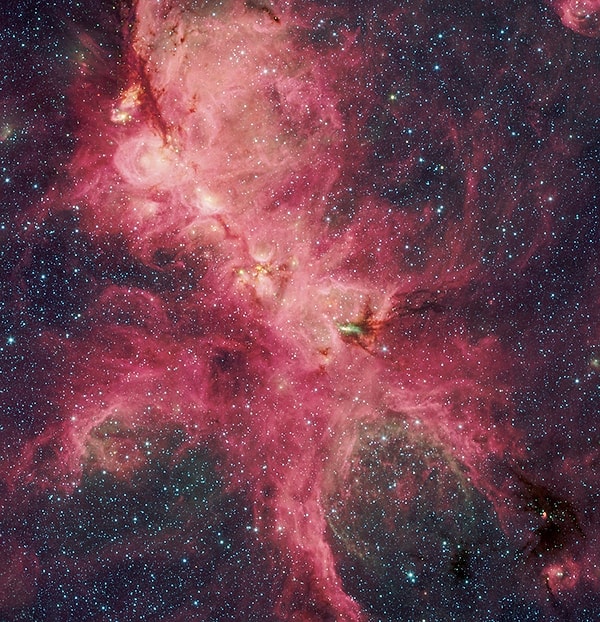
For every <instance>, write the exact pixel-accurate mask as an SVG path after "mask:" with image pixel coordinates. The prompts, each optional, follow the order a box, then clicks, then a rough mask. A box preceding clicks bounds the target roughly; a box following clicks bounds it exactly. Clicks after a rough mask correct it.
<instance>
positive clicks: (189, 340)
mask: <svg viewBox="0 0 600 622" xmlns="http://www.w3.org/2000/svg"><path fill="white" fill-rule="evenodd" d="M569 6H571V5H569ZM586 6H587V5H586ZM590 6H591V3H590ZM573 7H574V5H573V6H571V8H569V9H568V10H567V8H564V6H563V5H561V8H560V11H561V16H562V19H563V22H564V23H565V24H567V25H568V26H569V27H573V26H572V20H571V21H570V22H569V23H567V21H569V19H571V18H566V17H565V15H566V14H567V12H568V11H570V13H568V14H569V15H571V16H574V17H572V19H579V20H580V21H581V19H582V18H580V17H578V16H579V14H580V13H581V10H583V9H582V8H581V6H579V5H578V7H575V8H573ZM592 9H594V7H593V6H591V9H590V10H592ZM586 10H587V9H586ZM592 12H593V11H592ZM565 19H567V21H565ZM577 23H579V22H577ZM586 23H587V22H586ZM130 26H131V27H130V28H129V29H128V30H127V31H126V32H127V42H126V48H125V51H124V54H123V57H124V59H125V60H124V66H123V67H122V72H123V76H124V77H123V79H122V84H121V87H120V89H119V92H118V94H117V95H116V97H115V96H114V93H113V94H111V96H110V97H108V96H106V95H104V96H103V97H101V98H100V99H98V98H95V99H93V101H87V102H86V101H85V100H84V101H83V102H82V104H81V110H80V116H81V118H82V119H84V120H89V123H88V124H87V125H86V126H85V128H84V129H82V130H81V135H80V137H79V139H80V146H79V147H78V149H77V151H76V153H75V156H74V158H73V160H72V162H71V164H70V172H71V175H72V178H73V180H74V181H75V183H74V185H73V188H72V189H71V190H69V191H68V192H67V194H66V197H64V198H65V199H66V200H67V201H68V202H70V203H71V204H73V205H77V206H78V207H77V209H78V211H79V213H80V216H81V227H82V228H83V230H84V231H85V232H86V233H87V234H89V235H90V237H92V238H94V239H96V240H98V241H99V243H105V244H107V245H110V244H111V241H112V240H113V239H114V238H115V237H116V236H121V237H122V238H124V240H125V244H126V247H127V249H128V251H129V252H130V253H131V254H132V256H134V257H135V258H136V259H137V260H139V261H140V262H141V263H142V264H143V265H145V266H147V267H149V268H152V269H157V270H160V271H162V273H164V274H170V275H175V276H177V275H178V274H181V273H184V272H185V271H186V270H190V266H192V265H195V266H196V268H195V269H197V270H198V272H199V273H201V276H198V274H196V276H195V282H194V286H193V287H190V288H188V289H187V290H186V291H185V292H184V293H182V292H181V291H178V292H175V291H166V292H159V293H150V292H149V291H145V290H144V289H142V288H139V287H131V286H124V285H123V286H119V285H111V286H110V287H107V288H105V290H104V291H103V293H102V295H101V296H99V297H98V299H97V300H96V301H95V302H94V303H93V304H92V305H91V306H90V308H89V309H88V311H87V314H88V315H87V317H86V320H87V321H88V322H89V324H90V326H92V328H90V329H89V331H88V333H87V334H86V335H85V337H83V338H77V337H76V338H74V339H71V340H70V341H69V342H68V344H66V345H64V348H65V351H66V358H67V359H68V360H69V361H71V363H72V364H73V365H74V367H75V368H76V369H77V372H76V374H74V375H73V377H71V378H70V379H67V380H65V386H64V387H63V394H62V395H61V396H60V402H61V417H62V418H61V420H60V421H59V422H57V423H52V424H49V425H48V427H47V429H46V430H45V431H44V433H43V434H42V435H40V436H38V437H37V438H35V439H34V440H32V441H31V442H30V443H29V444H28V445H27V447H26V448H25V450H24V451H23V455H22V458H21V460H20V462H19V465H18V469H17V474H16V475H15V476H14V477H15V480H16V481H23V480H25V481H30V482H35V483H36V485H37V486H38V487H42V486H49V487H58V488H60V489H61V490H62V491H63V492H65V493H70V492H72V490H73V489H74V488H76V486H77V483H78V481H79V479H80V477H81V474H82V473H83V472H89V471H93V470H104V471H108V472H110V473H111V474H114V475H115V476H117V477H122V478H128V477H130V476H131V474H132V473H133V472H135V471H136V470H139V469H140V468H141V467H142V466H143V465H144V463H145V461H146V460H147V458H148V457H149V456H151V455H152V452H159V451H161V444H160V442H158V443H157V442H153V445H152V450H151V451H146V450H145V449H144V447H143V445H141V444H140V438H141V437H142V438H143V435H144V434H145V433H147V434H149V435H150V436H151V435H152V433H153V432H152V431H153V430H158V429H160V428H161V426H178V427H181V428H182V429H184V430H185V431H186V434H187V446H193V445H195V444H199V443H205V442H208V440H210V441H211V442H214V443H218V444H219V447H218V451H219V452H221V453H222V454H223V456H224V457H225V461H227V463H228V465H229V466H225V467H224V473H225V474H226V475H227V477H228V481H227V484H228V486H229V489H231V490H244V491H246V492H247V494H248V496H249V499H250V501H251V503H252V508H253V517H254V525H253V527H254V529H255V531H256V533H258V534H259V537H262V538H264V539H266V540H267V541H269V542H270V543H272V544H273V545H274V546H276V547H278V548H279V549H280V551H281V552H282V555H287V556H289V559H290V560H291V561H290V567H291V573H290V574H289V576H288V577H287V578H286V579H285V581H284V583H283V587H282V589H281V593H280V594H279V595H278V605H277V607H278V609H277V615H279V616H280V618H281V619H286V620H323V619H339V620H347V621H351V620H360V619H362V616H363V615H364V614H363V613H362V612H361V609H360V607H359V605H358V604H357V603H356V602H355V600H354V599H353V598H352V597H351V596H349V595H348V594H346V592H345V591H344V589H343V586H342V580H341V578H340V576H339V573H338V570H337V567H336V560H335V556H334V552H333V550H332V548H331V545H330V541H329V539H328V536H327V530H328V523H327V517H326V513H327V510H328V508H327V507H326V503H325V502H324V500H325V499H326V498H327V497H328V495H333V494H334V493H335V491H334V490H332V488H333V487H334V486H336V485H338V484H339V482H340V481H343V480H344V473H347V472H348V469H349V464H350V462H351V460H352V455H353V454H355V453H356V452H357V451H359V449H360V429H361V426H364V425H369V424H371V423H373V422H383V421H387V420H392V421H394V420H400V419H402V420H403V421H406V422H407V425H408V426H409V427H410V429H411V430H412V431H413V432H411V433H412V434H415V435H416V436H417V437H418V438H420V439H425V441H423V442H425V443H431V445H435V446H436V447H438V446H439V447H443V448H444V450H445V451H446V452H448V455H451V456H452V460H455V461H456V462H457V464H460V465H461V468H464V471H465V478H468V481H469V483H470V484H472V485H474V486H475V487H476V488H477V489H478V490H479V491H480V492H481V493H482V494H483V495H484V496H485V497H486V498H487V499H489V500H490V501H491V502H492V503H493V504H494V505H495V507H496V511H497V512H498V515H499V517H500V520H501V521H502V522H503V524H505V525H508V523H509V522H510V516H511V515H512V514H515V513H518V509H517V508H513V507H512V506H510V503H509V504H508V506H509V507H508V509H507V504H506V498H507V497H508V496H510V494H511V493H510V489H511V486H514V484H515V480H514V478H513V479H512V480H511V476H510V474H509V471H508V469H506V475H505V476H500V477H497V476H494V473H493V471H494V469H496V468H497V466H498V465H499V464H506V463H507V462H514V461H518V460H520V459H521V458H522V457H523V452H524V450H523V448H522V443H521V441H522V439H521V435H520V433H519V432H517V431H516V430H514V429H513V426H512V424H511V423H510V416H509V413H510V411H511V400H510V395H509V385H510V383H509V373H508V372H506V365H504V364H503V362H502V357H503V354H504V353H503V349H502V346H501V345H500V343H499V341H498V339H497V338H495V337H493V336H491V335H488V334H485V331H481V332H479V333H477V334H476V331H474V330H473V329H472V327H471V326H470V324H469V322H468V321H467V319H465V318H462V319H461V318H460V315H459V316H458V319H457V316H456V314H454V315H449V314H447V313H445V311H446V310H447V309H451V308H452V307H453V305H458V304H460V299H461V296H463V293H462V292H464V291H465V290H466V289H467V288H468V287H469V286H470V285H472V284H474V283H475V284H476V283H478V279H479V275H478V270H479V269H480V268H479V266H480V259H481V252H482V248H481V246H482V245H483V244H484V242H482V241H481V240H482V239H484V238H485V236H484V235H482V233H481V231H480V229H481V228H482V227H484V226H489V223H488V224H487V225H486V224H485V223H484V221H485V218H487V216H485V214H484V212H485V209H486V207H487V206H486V205H484V204H482V203H484V202H483V201H482V200H481V199H480V192H481V186H482V184H483V183H484V173H483V172H482V171H483V170H484V168H485V165H486V159H485V157H484V152H483V150H481V149H479V148H477V147H476V146H473V145H471V144H468V140H467V139H466V138H464V136H465V135H469V136H473V134H476V133H477V131H478V130H477V128H479V127H480V125H481V124H482V123H483V120H482V118H480V117H478V114H479V113H478V112H475V113H473V115H472V117H471V118H470V119H469V120H468V121H463V125H462V126H459V125H458V124H456V123H454V124H450V123H449V124H446V125H444V128H443V129H439V130H438V131H439V133H440V142H441V144H442V145H443V147H444V148H447V149H448V152H449V153H450V157H451V158H452V159H453V160H462V167H463V178H462V180H461V183H460V188H461V189H460V192H461V193H462V211H461V213H460V214H456V215H455V218H454V219H453V220H450V221H448V223H447V224H445V225H444V226H443V227H438V226H437V225H436V222H437V220H436V219H437V215H436V209H438V206H437V205H436V204H435V202H434V201H433V200H426V201H424V204H423V205H422V206H421V207H422V209H419V210H418V211H417V210H414V211H412V212H410V211H404V212H401V211H399V210H396V211H395V210H393V209H392V206H391V204H389V203H388V202H386V201H385V200H384V199H381V198H379V197H376V196H369V193H368V191H367V190H365V189H364V188H361V190H360V193H359V192H355V193H353V192H352V191H348V190H345V187H347V186H348V184H349V183H351V182H349V180H351V179H352V171H353V170H355V169H356V168H358V166H359V165H360V164H361V162H362V161H363V160H364V158H365V148H364V144H363V142H364V141H363V140H362V139H361V137H360V136H359V132H358V131H356V132H354V129H355V128H352V127H350V126H349V123H348V120H347V118H346V117H345V116H344V112H343V109H344V104H345V103H346V100H345V94H344V91H343V89H344V84H345V83H346V81H347V80H349V76H350V75H351V73H352V72H353V71H354V70H355V68H356V67H357V66H358V62H359V61H360V59H361V54H362V53H363V52H361V50H360V49H359V48H358V46H357V45H356V44H355V40H354V39H353V37H352V35H351V34H350V33H346V34H345V35H344V34H343V33H342V34H343V36H345V42H344V43H342V44H340V45H339V46H338V47H336V48H334V49H332V51H331V52H329V53H325V52H324V51H323V50H320V51H317V49H316V47H310V46H309V45H307V43H306V41H305V40H303V39H302V35H303V34H306V33H305V32H304V31H305V30H306V29H307V22H303V21H302V20H300V18H298V17H296V15H295V14H294V12H293V11H292V10H291V8H290V7H287V6H282V7H275V8H273V9H268V10H267V9H262V8H260V7H259V9H258V10H257V9H253V8H252V7H249V6H248V5H247V4H246V5H244V4H242V3H230V4H228V5H227V6H226V8H220V9H218V10H214V11H211V10H209V9H206V8H205V9H202V10H197V11H193V10H187V11H186V10H184V9H183V8H179V7H176V6H173V5H172V3H170V2H158V3H157V2H146V1H143V0H140V1H139V2H137V3H136V4H135V9H134V11H133V13H132V16H131V23H130ZM575 29H576V30H577V28H575ZM586 29H587V31H590V28H589V27H587V26H586ZM587 34H589V32H588V33H587ZM84 79H85V80H91V81H93V76H91V77H90V76H85V78H84ZM364 105H365V109H367V108H368V102H367V101H366V100H365V103H364ZM395 114H396V115H397V118H398V119H401V118H402V116H403V114H404V111H403V110H402V109H401V108H398V110H397V111H396V113H395ZM90 128H91V129H90ZM473 128H475V129H473ZM432 131H433V130H432ZM394 164H395V167H396V170H395V173H394V174H395V175H396V176H397V177H398V178H401V177H402V176H404V177H407V178H408V177H411V176H412V175H413V174H414V171H415V169H416V168H417V167H418V166H419V164H418V160H417V154H416V152H415V153H410V154H407V155H406V157H405V158H401V157H399V158H398V161H397V162H395V163H394ZM530 191H531V188H530V187H527V188H524V189H520V190H519V192H518V193H517V194H519V195H520V196H523V195H525V194H527V193H529V192H530ZM344 194H350V195H353V194H356V196H353V197H352V200H353V202H354V203H353V210H351V211H353V212H354V213H353V214H352V217H350V216H349V215H344V217H343V218H341V219H340V220H341V221H344V219H345V222H341V224H335V223H334V224H330V223H329V222H328V220H329V219H330V215H329V211H330V209H331V207H332V205H331V204H332V202H335V198H334V197H335V196H342V195H344ZM514 209H515V202H514V201H507V204H506V205H502V206H501V207H500V208H498V211H499V212H500V213H501V214H502V216H503V217H508V216H509V215H510V214H512V212H513V210H514ZM540 210H543V206H542V207H540ZM546 219H547V215H546V214H543V215H542V218H541V220H542V221H545V220H546ZM546 230H547V226H543V227H540V232H539V239H538V238H536V239H535V240H533V241H532V243H531V245H530V247H529V248H527V249H525V250H524V251H523V255H522V256H521V257H518V258H516V259H515V264H517V265H518V264H519V263H520V264H521V265H524V264H526V263H527V261H528V260H529V258H530V257H531V255H532V254H533V252H534V249H536V248H538V246H539V245H541V244H543V243H544V240H543V238H544V235H545V234H544V231H546ZM474 240H476V242H474ZM419 245H420V246H421V247H423V249H422V254H423V255H424V256H425V258H423V259H419V258H417V259H415V250H414V249H415V248H416V247H419ZM161 257H168V261H165V262H163V263H161V260H160V258H161ZM198 264H201V269H200V268H198ZM124 318H125V320H124ZM500 372H503V373H505V378H504V380H500V379H499V373H500ZM215 439H216V440H215ZM165 442H166V441H165ZM48 446H51V447H53V448H54V449H53V454H52V455H48V456H47V457H46V458H45V459H44V462H43V464H42V465H39V460H38V459H37V458H36V456H37V455H38V454H39V452H41V451H42V450H43V448H45V447H48ZM231 465H235V468H233V466H231ZM465 481H466V479H465ZM414 489H415V487H414V486H411V482H409V481H408V480H407V481H405V482H402V481H400V482H398V487H397V488H396V490H395V492H394V493H393V494H394V495H395V496H396V497H397V498H399V499H404V500H405V501H406V500H408V499H409V498H410V497H411V496H414V494H415V492H414ZM507 515H508V516H507ZM13 549H14V557H15V558H16V559H17V558H18V561H19V563H20V564H22V565H25V564H26V562H28V558H27V554H26V553H24V552H22V551H21V550H20V549H18V547H13ZM11 550H12V549H11ZM587 563H589V564H592V563H593V560H588V562H587ZM574 565H575V562H574V561H565V563H564V564H562V565H561V564H558V562H557V564H554V565H551V566H548V567H545V568H543V569H542V570H541V571H540V583H541V584H543V583H544V582H545V583H546V585H547V587H548V590H550V591H551V592H552V594H553V595H555V596H556V597H557V598H558V597H559V596H560V594H562V593H563V592H565V591H568V590H569V589H572V588H573V587H575V586H576V585H577V583H578V581H579V580H580V579H579V578H580V576H581V575H582V574H584V571H581V570H579V569H577V568H574V567H573V566H574ZM33 566H35V564H33ZM566 577H568V578H566ZM0 591H1V590H0ZM26 598H28V596H24V597H23V602H25V600H26Z"/></svg>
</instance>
